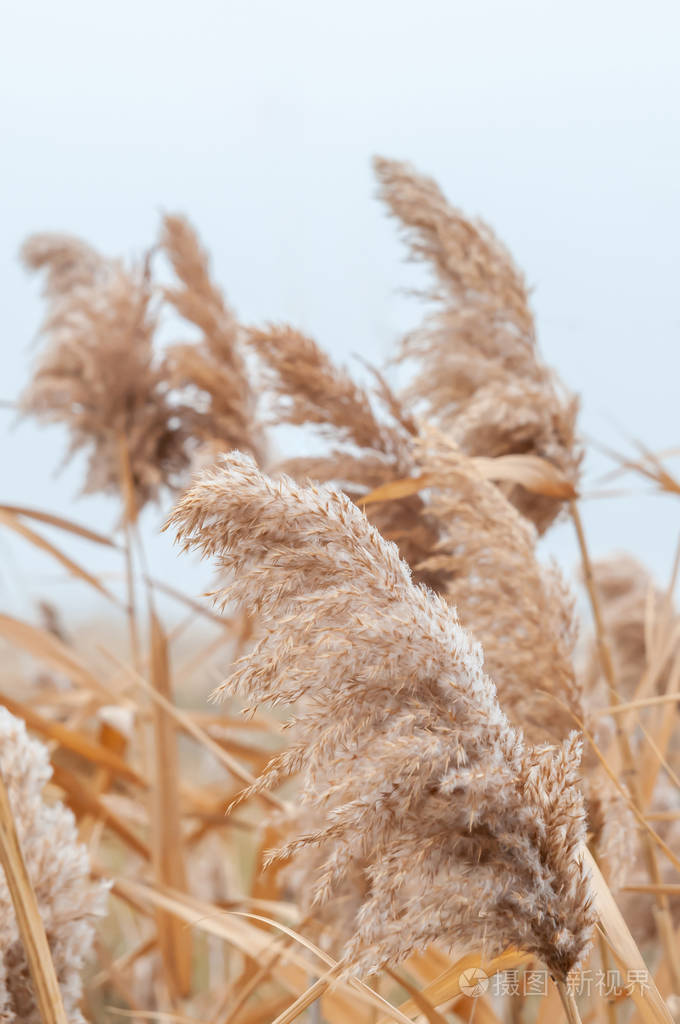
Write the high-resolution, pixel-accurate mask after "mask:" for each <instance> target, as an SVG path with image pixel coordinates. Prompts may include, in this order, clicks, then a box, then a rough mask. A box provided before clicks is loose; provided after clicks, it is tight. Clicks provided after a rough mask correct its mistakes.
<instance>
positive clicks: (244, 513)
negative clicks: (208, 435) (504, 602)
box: [168, 453, 593, 978]
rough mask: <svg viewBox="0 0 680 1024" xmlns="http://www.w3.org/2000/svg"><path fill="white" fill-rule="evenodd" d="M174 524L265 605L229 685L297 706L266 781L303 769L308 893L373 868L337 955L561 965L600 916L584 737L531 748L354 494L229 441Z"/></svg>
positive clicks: (463, 636)
mask: <svg viewBox="0 0 680 1024" xmlns="http://www.w3.org/2000/svg"><path fill="white" fill-rule="evenodd" d="M168 525H172V526H174V527H175V528H176V530H177V537H178V540H179V541H181V542H183V543H184V546H185V548H192V549H198V550H199V551H200V552H201V553H202V554H203V555H204V556H212V557H215V558H216V559H217V562H218V564H219V566H220V567H221V569H222V570H224V571H225V572H228V573H229V576H230V578H231V579H232V580H233V582H232V583H231V585H230V586H229V587H228V588H227V589H225V590H224V591H222V592H221V593H220V594H219V596H218V601H219V602H221V603H222V604H225V603H228V602H231V601H236V602H238V603H243V604H246V605H247V606H248V607H249V608H251V609H257V610H258V611H259V613H260V615H261V619H262V623H263V635H262V636H261V638H260V640H259V642H258V643H257V645H256V646H255V648H254V649H253V651H252V652H251V653H250V654H249V655H247V656H246V657H245V658H243V659H241V661H240V662H238V663H237V665H236V667H235V670H234V672H233V674H232V676H231V677H230V679H229V680H228V681H227V683H225V684H224V685H223V686H222V687H221V688H220V692H221V693H228V694H234V695H241V696H245V697H247V698H248V699H249V700H250V701H252V702H253V703H254V704H272V705H273V704H291V703H293V702H299V703H298V705H297V709H296V714H295V720H294V725H295V742H294V743H293V744H292V745H291V747H290V748H289V749H288V750H287V751H285V752H284V753H283V754H281V755H279V756H278V757H277V758H275V759H274V760H273V762H272V763H271V764H270V766H269V768H268V769H267V770H266V771H265V772H264V774H263V776H262V777H261V778H260V780H259V782H258V783H257V784H256V785H257V787H258V788H261V787H265V786H268V785H271V784H273V783H275V782H277V781H279V780H280V779H281V778H283V777H285V776H286V775H287V774H290V773H291V772H294V771H300V773H301V775H302V790H301V794H300V797H299V802H300V805H301V807H302V808H303V809H304V811H305V813H306V814H308V815H309V816H310V818H311V820H312V821H313V822H314V826H313V828H312V829H310V830H309V831H307V832H305V833H304V834H301V835H299V836H298V837H297V838H296V839H294V840H292V841H291V842H290V843H288V844H287V846H286V847H284V849H283V850H281V851H279V852H280V854H281V855H282V856H288V855H295V854H296V852H297V851H300V850H302V849H304V848H306V847H313V848H316V849H317V850H318V851H319V854H320V861H321V862H320V864H319V866H318V869H317V871H316V873H315V877H313V878H311V879H310V880H309V883H310V884H309V891H308V898H309V900H310V902H311V903H312V904H319V905H323V904H324V903H325V902H327V901H328V900H329V899H331V898H333V896H334V895H336V894H337V893H338V891H339V890H340V889H341V888H342V886H343V883H344V882H345V881H346V880H347V879H351V878H352V876H353V875H354V874H356V873H357V872H358V873H359V874H360V875H361V876H362V877H363V880H364V885H365V895H364V896H363V899H362V900H361V902H360V905H359V906H358V909H357V912H356V917H355V921H354V937H353V939H352V940H350V942H349V943H348V944H347V945H346V946H345V949H344V951H343V958H342V962H343V964H344V966H345V967H346V968H347V969H348V970H353V971H355V972H357V973H363V972H366V971H369V972H372V971H375V970H377V969H379V968H380V967H381V966H383V965H388V964H392V965H394V964H396V963H399V962H401V961H402V960H403V959H404V958H406V957H407V956H408V955H409V954H410V953H411V952H413V951H415V950H417V949H422V948H424V947H425V946H427V945H428V944H429V943H431V942H432V941H434V940H437V941H439V942H441V943H444V944H447V945H449V946H451V947H456V948H459V949H460V948H461V947H464V946H465V945H466V944H470V943H477V944H479V945H481V947H482V948H483V949H484V951H485V952H487V953H488V954H492V953H494V952H500V951H501V950H503V949H505V948H506V947H508V946H510V945H515V946H519V947H520V948H522V949H525V950H527V951H529V952H532V953H535V954H536V955H537V956H539V957H540V958H541V959H542V960H543V961H544V962H545V963H546V964H547V965H548V967H549V968H550V970H551V971H553V972H554V973H555V975H556V976H557V977H559V978H564V977H565V976H566V974H567V973H568V971H569V970H570V969H571V968H572V967H573V966H574V965H575V964H576V963H578V962H579V960H580V959H581V957H582V956H583V954H584V952H585V950H586V948H587V946H588V943H589V936H590V932H591V929H592V924H593V911H592V909H591V900H590V894H589V886H588V878H587V873H586V871H585V869H584V867H583V865H582V863H581V861H580V858H579V851H580V849H581V847H582V844H583V841H584V838H585V816H584V807H583V798H582V796H581V793H580V790H579V787H578V765H579V760H580V741H579V739H578V736H577V734H576V733H572V734H571V735H570V736H569V737H568V738H567V739H566V740H565V742H564V743H563V744H562V745H561V746H559V747H550V746H545V745H542V746H531V745H528V744H526V743H525V741H524V739H523V737H522V734H521V732H519V731H518V730H516V729H515V728H513V727H512V726H511V725H510V723H509V722H508V720H507V718H506V717H505V715H504V714H503V712H502V711H501V709H500V707H499V704H498V701H497V698H496V692H495V687H494V685H493V683H492V682H491V680H490V679H489V677H488V676H486V675H485V673H484V671H483V668H482V651H481V648H480V646H479V645H478V644H475V643H474V642H473V641H472V639H471V638H470V636H469V635H468V634H467V633H466V632H465V631H464V630H463V628H462V627H461V626H460V624H459V622H458V620H457V618H456V615H455V613H454V612H453V611H452V609H451V608H450V607H449V606H447V604H446V603H445V602H444V601H443V600H442V599H441V598H440V597H438V596H436V595H434V594H432V593H431V592H428V591H427V590H426V589H424V588H423V587H421V586H418V585H415V584H414V583H413V582H412V579H411V574H410V571H409V569H408V566H407V565H406V564H405V563H404V562H403V561H402V560H401V559H400V558H399V555H398V552H397V549H396V547H395V546H394V545H393V544H391V543H388V542H386V541H385V540H384V539H383V538H382V537H381V536H380V534H379V533H378V531H377V530H376V529H375V528H374V527H372V526H371V525H370V524H369V523H368V521H367V520H366V518H365V516H364V515H363V514H362V513H361V512H360V511H359V510H358V509H357V508H356V506H355V505H354V504H352V502H351V501H350V500H349V499H348V498H347V497H346V496H345V495H343V494H341V493H339V492H337V491H335V490H333V489H330V488H316V487H300V486H298V485H296V484H295V483H294V482H293V481H292V480H290V479H288V478H285V477H284V478H281V479H279V480H277V481H272V480H270V479H269V478H267V477H266V476H264V475H263V474H262V473H261V472H260V471H258V469H257V468H256V466H255V464H254V463H253V461H252V460H251V459H250V458H248V457H246V456H243V455H241V454H239V453H233V454H232V455H231V456H228V457H226V458H224V459H223V460H222V461H221V463H220V464H219V465H218V466H217V467H215V468H213V469H210V470H206V471H205V472H204V473H203V474H202V475H201V476H200V477H199V478H198V479H197V481H196V482H195V483H194V485H193V486H192V487H191V489H190V490H189V491H188V492H187V494H186V495H185V496H184V497H183V498H182V499H181V501H180V502H179V504H178V505H177V507H176V509H175V512H174V514H173V516H172V517H171V519H170V521H169V524H168Z"/></svg>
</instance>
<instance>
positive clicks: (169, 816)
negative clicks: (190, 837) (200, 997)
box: [150, 609, 193, 996]
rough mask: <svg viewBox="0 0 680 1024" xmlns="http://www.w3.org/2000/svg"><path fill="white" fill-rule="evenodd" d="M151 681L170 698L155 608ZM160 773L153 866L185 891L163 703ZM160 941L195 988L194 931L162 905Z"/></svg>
mask: <svg viewBox="0 0 680 1024" xmlns="http://www.w3.org/2000/svg"><path fill="white" fill-rule="evenodd" d="M150 635H151V680H152V683H153V686H154V689H155V690H156V692H157V693H158V694H160V695H161V696H162V697H163V698H164V700H165V701H168V702H170V698H171V688H170V667H169V661H168V650H167V643H166V639H165V633H164V632H163V628H162V626H161V624H160V622H159V620H158V617H157V616H156V613H155V612H154V611H153V609H150ZM152 722H153V732H154V754H155V773H154V785H153V788H152V791H151V844H152V855H153V857H152V859H153V867H154V872H155V876H156V879H157V881H158V882H159V884H160V885H163V886H168V887H170V888H172V889H176V890H178V891H179V892H182V891H184V890H185V889H186V871H185V864H184V842H183V836H182V822H181V817H180V795H179V766H178V762H177V735H176V727H175V723H174V721H173V719H172V718H171V717H170V716H169V715H168V714H167V712H166V710H165V708H164V707H162V706H161V705H160V704H158V703H156V702H154V704H153V707H152ZM157 928H158V944H159V947H160V950H161V956H162V957H163V961H164V964H165V976H166V978H168V979H169V981H170V983H171V985H172V986H173V987H174V991H175V992H176V993H177V995H179V996H186V995H188V993H189V991H190V989H191V968H192V964H191V958H192V945H193V944H192V939H191V933H190V932H189V931H188V930H187V929H186V928H184V926H183V925H182V923H181V922H180V921H178V920H177V918H176V917H174V916H172V915H168V914H167V913H165V911H163V910H159V912H158V914H157Z"/></svg>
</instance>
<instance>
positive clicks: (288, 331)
mask: <svg viewBox="0 0 680 1024" xmlns="http://www.w3.org/2000/svg"><path fill="white" fill-rule="evenodd" d="M248 339H249V342H250V344H251V346H252V347H253V349H254V350H255V351H256V352H257V355H258V357H259V360H260V365H261V366H262V384H263V387H264V390H265V393H267V394H268V395H269V396H270V409H269V414H270V415H271V417H272V419H273V422H274V423H277V424H282V423H287V424H291V425H294V426H308V425H311V426H313V427H315V428H317V430H318V432H319V434H320V436H321V438H322V439H323V441H324V442H325V444H326V446H327V448H328V447H329V450H327V451H326V452H325V453H323V454H318V455H315V456H303V457H298V458H293V459H286V460H285V461H284V462H283V464H282V465H281V466H280V467H277V468H281V469H283V470H284V471H285V472H287V473H290V474H291V475H292V476H294V477H295V478H296V479H298V480H301V479H310V478H311V479H314V480H318V481H321V482H323V483H333V484H335V485H336V486H338V487H340V488H342V490H343V491H344V492H345V493H346V494H347V495H349V496H350V497H351V498H352V500H353V501H355V502H356V503H357V504H358V505H361V502H362V498H363V497H364V496H365V495H367V494H368V493H369V492H371V491H373V490H375V489H376V488H377V487H380V486H382V485H383V484H386V483H389V482H390V481H392V480H397V479H400V478H402V477H405V476H409V475H410V474H411V472H412V470H413V466H414V459H413V444H414V438H415V436H416V435H417V430H418V428H417V426H416V423H415V422H414V420H413V419H412V417H411V416H410V415H409V414H408V412H407V411H406V410H405V409H404V407H403V405H402V403H401V402H400V401H399V399H398V398H397V396H396V395H395V394H394V392H393V391H392V390H391V389H390V387H389V385H388V384H387V382H386V381H385V379H384V378H383V377H382V376H381V375H380V374H379V373H377V372H376V371H375V370H373V371H372V372H373V387H372V388H371V389H368V388H365V387H362V386H360V385H359V384H357V383H356V382H355V381H354V380H353V378H352V377H351V376H350V374H349V373H348V372H347V371H346V370H345V369H344V368H342V367H340V366H338V365H337V364H335V363H334V362H333V361H332V360H331V359H330V357H329V356H328V355H327V354H326V353H325V352H324V351H323V349H322V348H321V347H320V346H319V345H318V344H317V342H316V341H315V340H314V339H313V338H311V337H309V336H308V335H306V334H303V333H302V332H301V331H298V330H296V329H295V328H293V327H290V326H288V325H286V324H283V325H276V324H274V325H270V326H268V327H266V328H253V329H251V330H250V331H249V332H248ZM369 514H370V519H371V522H372V523H374V525H375V526H377V528H378V529H379V530H380V532H381V534H382V535H383V537H386V538H387V539H388V540H393V541H395V542H396V543H397V545H398V546H399V550H400V552H401V554H402V555H403V557H404V558H405V559H406V561H407V562H408V563H409V565H410V566H411V567H412V569H413V571H414V573H415V575H416V577H417V579H418V580H420V581H422V582H425V583H427V584H428V585H429V586H431V587H433V588H434V589H439V587H440V586H441V585H443V580H441V579H440V578H439V575H438V574H437V573H432V572H430V571H428V570H425V569H423V570H422V571H421V569H420V568H419V566H420V565H421V564H422V563H424V562H425V559H426V558H427V556H428V555H429V554H430V553H431V551H432V549H433V547H434V546H435V545H436V543H437V540H438V537H439V533H438V527H437V524H436V522H435V521H434V520H433V519H432V517H431V516H430V515H429V514H428V511H427V507H426V503H425V501H424V500H423V498H422V497H421V496H420V495H418V494H414V495H408V496H406V497H404V498H402V499H399V500H398V501H390V502H380V503H378V504H377V505H372V506H371V509H370V513H369Z"/></svg>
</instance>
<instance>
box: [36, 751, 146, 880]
mask: <svg viewBox="0 0 680 1024" xmlns="http://www.w3.org/2000/svg"><path fill="white" fill-rule="evenodd" d="M52 768H53V771H54V781H55V783H56V785H57V786H59V788H60V789H62V790H63V791H64V794H65V797H66V802H67V804H68V805H69V807H70V808H71V810H72V811H73V813H74V814H75V815H76V817H77V818H80V817H83V816H87V815H89V816H91V817H93V818H94V819H95V820H97V821H103V822H104V824H105V825H107V826H108V827H109V828H110V829H111V831H112V832H114V833H115V834H116V835H117V836H118V838H119V839H121V840H122V842H123V843H124V844H125V846H127V847H128V849H129V850H131V851H133V852H134V853H136V854H137V855H138V856H139V857H142V859H143V860H145V861H147V862H149V861H150V860H151V851H150V850H149V848H148V846H147V845H146V843H144V842H143V841H142V840H141V839H140V838H139V836H137V835H136V834H135V833H134V832H133V831H132V829H130V828H129V827H128V826H127V825H126V824H125V822H124V821H123V820H122V819H121V818H120V817H119V815H117V814H116V813H115V812H114V811H112V810H111V809H110V808H109V807H107V806H106V804H105V803H104V802H103V801H102V798H101V796H100V795H99V794H98V793H97V792H95V791H93V790H92V789H91V788H90V787H89V786H88V785H87V784H86V783H85V782H83V781H82V779H81V778H80V776H78V775H76V774H75V772H71V771H69V770H68V768H65V767H64V766H63V765H61V764H53V765H52Z"/></svg>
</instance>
